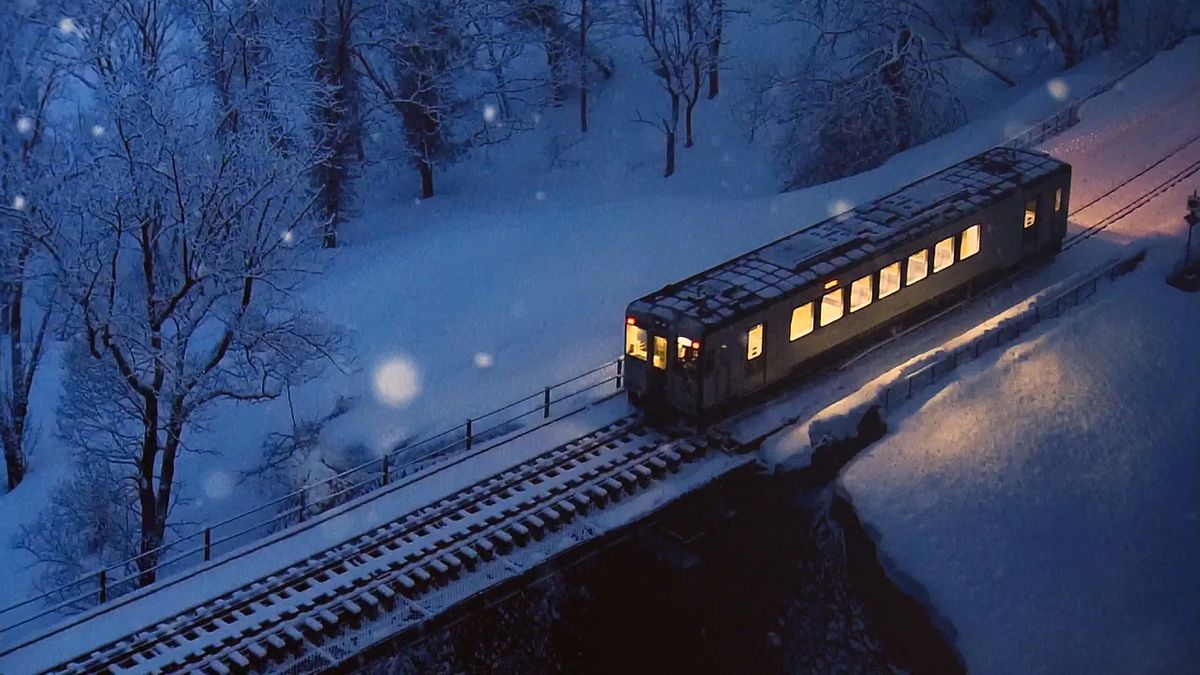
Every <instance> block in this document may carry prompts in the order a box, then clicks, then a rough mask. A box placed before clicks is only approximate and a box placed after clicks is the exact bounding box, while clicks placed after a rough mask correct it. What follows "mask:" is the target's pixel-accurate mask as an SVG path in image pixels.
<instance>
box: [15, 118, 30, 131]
mask: <svg viewBox="0 0 1200 675" xmlns="http://www.w3.org/2000/svg"><path fill="white" fill-rule="evenodd" d="M31 131H33V118H32V117H24V116H22V117H18V118H17V132H18V133H22V134H27V133H29V132H31Z"/></svg>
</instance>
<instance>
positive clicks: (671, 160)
mask: <svg viewBox="0 0 1200 675" xmlns="http://www.w3.org/2000/svg"><path fill="white" fill-rule="evenodd" d="M674 173H675V132H674V131H668V132H667V168H666V169H664V170H663V178H670V177H671V176H672V175H673V174H674Z"/></svg>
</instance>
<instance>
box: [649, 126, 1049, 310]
mask: <svg viewBox="0 0 1200 675" xmlns="http://www.w3.org/2000/svg"><path fill="white" fill-rule="evenodd" d="M1062 165H1063V163H1062V162H1060V161H1058V160H1056V159H1054V158H1052V157H1049V156H1047V155H1043V154H1040V153H1034V152H1029V151H1026V150H1017V149H1013V148H993V149H991V150H988V151H986V152H983V153H981V154H979V155H976V156H974V157H972V158H970V159H967V160H964V161H962V162H960V163H958V164H955V165H954V166H951V167H949V168H947V169H943V170H942V171H939V172H937V173H935V174H933V175H931V176H928V177H926V178H922V179H921V180H919V181H916V182H915V183H912V184H910V185H907V186H905V187H903V188H901V189H899V190H897V191H896V192H893V193H891V194H889V195H887V196H885V197H881V198H880V199H877V200H875V201H873V202H870V203H867V204H863V205H861V206H858V207H856V208H854V209H852V210H850V211H847V212H845V213H842V214H840V215H837V216H834V217H832V218H828V219H826V220H823V221H821V222H819V223H816V224H814V225H810V226H808V227H805V228H802V229H800V230H799V231H797V232H795V233H793V234H790V235H787V236H785V237H783V238H782V239H778V240H776V241H773V242H771V243H769V244H767V245H765V246H762V247H760V248H758V249H755V250H753V251H750V252H749V253H746V254H744V255H741V256H739V257H737V258H734V259H732V260H729V261H727V262H724V263H721V264H720V265H717V266H716V267H713V268H710V269H708V270H705V271H704V272H701V273H700V274H697V275H695V276H692V277H689V278H687V279H684V280H683V281H680V282H676V283H673V284H669V285H667V286H665V287H663V288H662V289H660V290H658V291H656V292H654V293H651V294H649V295H647V296H645V297H643V298H640V299H638V300H636V301H634V302H633V303H632V304H631V305H630V310H631V311H634V312H644V313H648V314H651V315H653V316H656V317H660V318H663V319H666V320H667V321H669V322H672V323H675V322H677V321H678V320H680V319H684V318H687V319H692V320H694V321H698V322H700V323H702V324H704V325H716V324H719V323H721V322H723V321H725V320H727V319H731V318H733V317H735V316H739V315H741V314H743V313H745V312H747V311H750V310H752V309H754V308H755V307H757V306H759V305H762V304H765V303H767V302H769V301H771V300H772V299H774V298H777V297H779V296H781V295H784V294H786V293H789V292H791V291H793V290H796V289H798V288H800V287H802V286H806V285H808V284H810V283H812V282H815V281H818V280H826V279H829V278H830V277H831V276H833V275H836V274H837V273H838V272H840V271H841V270H844V269H846V268H848V267H851V266H853V265H854V264H855V263H856V262H857V261H860V260H862V259H864V258H867V257H870V256H871V255H873V254H875V253H876V252H877V251H880V250H888V249H890V248H892V247H894V246H897V245H899V244H901V243H903V242H904V241H907V240H910V239H913V238H916V237H919V236H921V235H923V234H924V233H926V232H928V231H930V230H933V229H937V228H938V227H940V226H941V225H944V224H946V223H949V222H953V221H955V220H958V219H960V218H962V217H963V216H965V215H967V214H969V213H973V212H975V211H978V210H980V209H981V208H984V207H986V206H988V205H990V204H992V203H993V202H996V201H998V200H999V199H1000V198H1002V197H1003V195H1005V194H1006V193H1007V192H1008V191H1010V190H1012V189H1013V188H1014V187H1016V186H1017V185H1018V184H1021V183H1026V182H1029V181H1032V180H1036V179H1038V178H1041V177H1044V176H1046V175H1048V174H1050V173H1051V172H1053V171H1054V170H1055V169H1057V168H1059V167H1060V166H1062Z"/></svg>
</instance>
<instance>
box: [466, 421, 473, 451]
mask: <svg viewBox="0 0 1200 675" xmlns="http://www.w3.org/2000/svg"><path fill="white" fill-rule="evenodd" d="M471 441H472V438H471V418H470V417H468V418H467V450H470V449H471Z"/></svg>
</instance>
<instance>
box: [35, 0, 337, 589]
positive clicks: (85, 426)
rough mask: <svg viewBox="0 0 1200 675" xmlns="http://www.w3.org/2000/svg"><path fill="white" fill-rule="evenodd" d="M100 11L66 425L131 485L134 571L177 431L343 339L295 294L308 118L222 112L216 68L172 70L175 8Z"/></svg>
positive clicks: (81, 179)
mask: <svg viewBox="0 0 1200 675" xmlns="http://www.w3.org/2000/svg"><path fill="white" fill-rule="evenodd" d="M105 9H107V10H110V11H109V12H106V13H103V14H101V15H99V16H98V17H97V18H96V19H95V21H96V23H95V24H94V26H95V28H91V27H90V26H85V27H84V29H83V30H81V31H80V41H81V43H82V44H81V46H80V51H81V52H84V53H88V54H91V55H92V57H93V58H92V62H93V63H96V64H101V67H99V68H97V69H96V70H95V71H94V72H92V73H91V74H90V76H89V78H88V80H89V81H91V82H94V83H95V84H94V89H93V92H92V94H93V96H94V98H95V101H96V113H97V114H99V115H102V116H103V117H104V118H106V119H107V121H108V127H109V129H110V131H109V132H108V133H106V134H105V135H104V136H103V137H102V139H100V141H99V142H98V143H97V145H98V147H97V150H96V153H95V155H94V156H92V157H90V158H88V161H87V162H86V163H84V164H83V165H82V166H80V167H79V169H78V172H77V176H76V182H75V184H74V185H73V186H72V187H73V188H75V191H76V194H77V199H78V207H77V210H78V214H77V215H78V218H77V219H76V221H77V222H79V223H81V225H80V226H79V227H78V228H77V230H76V231H74V232H73V233H72V235H71V245H70V246H69V247H67V246H64V247H62V248H61V249H59V250H57V251H56V257H57V260H58V263H59V265H60V267H61V270H62V274H63V277H64V287H66V288H69V289H70V291H71V292H70V297H71V300H72V301H73V304H74V306H75V311H76V313H77V315H78V320H79V322H80V326H81V329H82V330H81V333H82V334H81V336H80V340H81V348H80V349H79V350H78V351H77V354H78V355H79V358H76V359H74V360H73V363H72V368H71V370H70V374H69V383H68V386H67V391H68V392H70V394H69V396H68V397H67V400H66V402H65V405H64V409H63V410H62V413H61V423H62V428H63V431H64V433H65V434H66V435H67V437H68V438H69V439H70V440H71V441H73V443H74V445H75V446H76V447H77V448H79V449H80V452H81V453H83V457H85V458H86V459H84V460H83V461H84V462H85V463H88V462H103V463H106V464H107V465H110V466H112V467H114V470H113V473H114V474H115V475H118V476H121V477H122V478H123V479H124V480H125V481H127V482H126V483H125V485H126V486H127V487H128V489H129V492H130V494H131V495H133V496H135V498H136V502H135V504H134V506H133V510H134V512H135V513H136V514H137V519H138V527H137V530H138V533H139V539H138V544H137V550H138V552H139V558H138V562H137V566H138V568H139V571H140V575H141V582H142V583H143V584H146V583H150V582H153V581H154V579H155V576H156V563H157V560H158V557H159V555H160V546H161V545H162V544H163V543H164V541H165V538H166V535H167V526H168V520H169V514H170V511H171V508H172V505H173V503H174V499H175V492H174V490H175V486H176V483H177V480H178V478H177V474H178V471H179V467H180V465H179V459H180V456H181V453H182V452H183V451H184V450H185V449H186V447H187V446H186V444H185V440H184V439H185V437H186V435H187V432H188V430H189V429H192V428H194V427H195V426H196V425H197V424H198V423H201V422H202V421H203V419H204V417H205V415H206V414H207V413H208V412H209V411H210V410H211V409H212V407H213V406H214V405H215V404H216V403H218V402H220V401H224V400H235V401H262V400H267V399H272V398H275V397H277V396H279V395H280V393H281V392H282V390H283V387H284V386H285V385H286V384H287V383H289V382H295V381H299V380H300V379H302V378H304V377H306V376H310V375H311V374H313V367H314V364H315V363H316V362H317V361H318V360H319V359H321V358H324V357H327V356H328V355H329V354H330V352H331V350H332V349H334V348H335V347H336V345H337V338H336V335H335V334H333V333H331V332H330V331H329V330H328V329H326V328H325V326H324V325H323V324H322V323H321V322H320V321H318V320H316V319H315V318H314V317H312V316H310V315H309V314H308V313H307V312H306V311H305V310H304V309H303V307H301V306H300V305H299V303H298V301H297V299H296V298H295V297H294V295H293V293H292V291H293V290H294V289H295V287H296V285H297V284H298V283H299V282H300V279H301V277H302V275H303V274H304V273H305V272H307V271H314V270H315V268H314V267H313V265H312V262H311V261H310V260H309V255H310V253H309V251H310V250H311V247H310V246H308V245H307V244H308V243H309V242H310V241H311V238H312V237H314V236H317V235H319V234H320V232H319V230H320V228H319V227H318V226H317V223H316V219H315V218H314V217H313V214H312V211H313V208H312V207H313V203H314V200H315V196H314V195H312V194H311V192H310V190H309V189H308V184H307V179H306V176H308V175H309V172H310V171H311V170H312V169H313V167H314V166H316V165H317V164H319V163H320V162H321V161H322V160H323V159H324V158H323V156H321V155H320V152H319V151H317V150H311V149H304V148H302V147H293V146H290V144H289V143H288V142H287V139H290V138H298V137H302V136H303V135H304V133H303V132H302V131H301V130H298V129H294V128H291V127H292V125H294V124H296V122H294V121H292V120H296V119H303V117H302V116H297V115H277V114H273V113H271V112H269V111H263V110H260V109H256V108H244V109H242V110H241V111H240V114H239V119H238V123H237V126H236V129H234V128H231V127H229V126H228V125H227V124H226V118H227V116H226V115H225V114H224V113H225V112H226V109H225V108H224V107H223V106H222V105H221V102H220V94H219V92H217V91H215V88H214V87H213V86H212V83H211V81H210V80H208V79H207V78H206V77H204V76H203V75H202V74H195V73H194V71H189V70H187V69H184V68H181V67H180V64H181V62H182V61H183V60H185V59H186V58H187V51H186V50H184V49H182V45H180V44H178V43H176V42H174V40H181V39H183V38H182V37H178V36H184V35H188V34H194V33H190V32H189V31H194V30H195V27H194V26H191V25H185V24H182V23H176V24H174V25H173V26H172V28H171V29H170V30H168V29H167V24H168V23H169V22H173V21H177V20H178V19H179V17H178V16H177V15H172V14H170V13H169V12H167V11H165V9H164V8H163V7H162V6H160V5H158V4H157V2H155V0H144V4H142V3H139V2H138V1H137V0H118V2H116V3H114V5H113V6H111V7H107V8H105ZM150 10H153V11H150ZM101 29H103V30H101ZM101 34H103V35H104V37H105V39H104V40H103V41H99V40H95V39H92V37H91V36H96V35H101ZM304 70H308V71H309V72H311V70H310V69H304ZM310 85H311V83H310ZM292 86H293V87H296V88H303V87H304V83H303V82H295V83H293V85H292ZM313 86H315V85H313Z"/></svg>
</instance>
